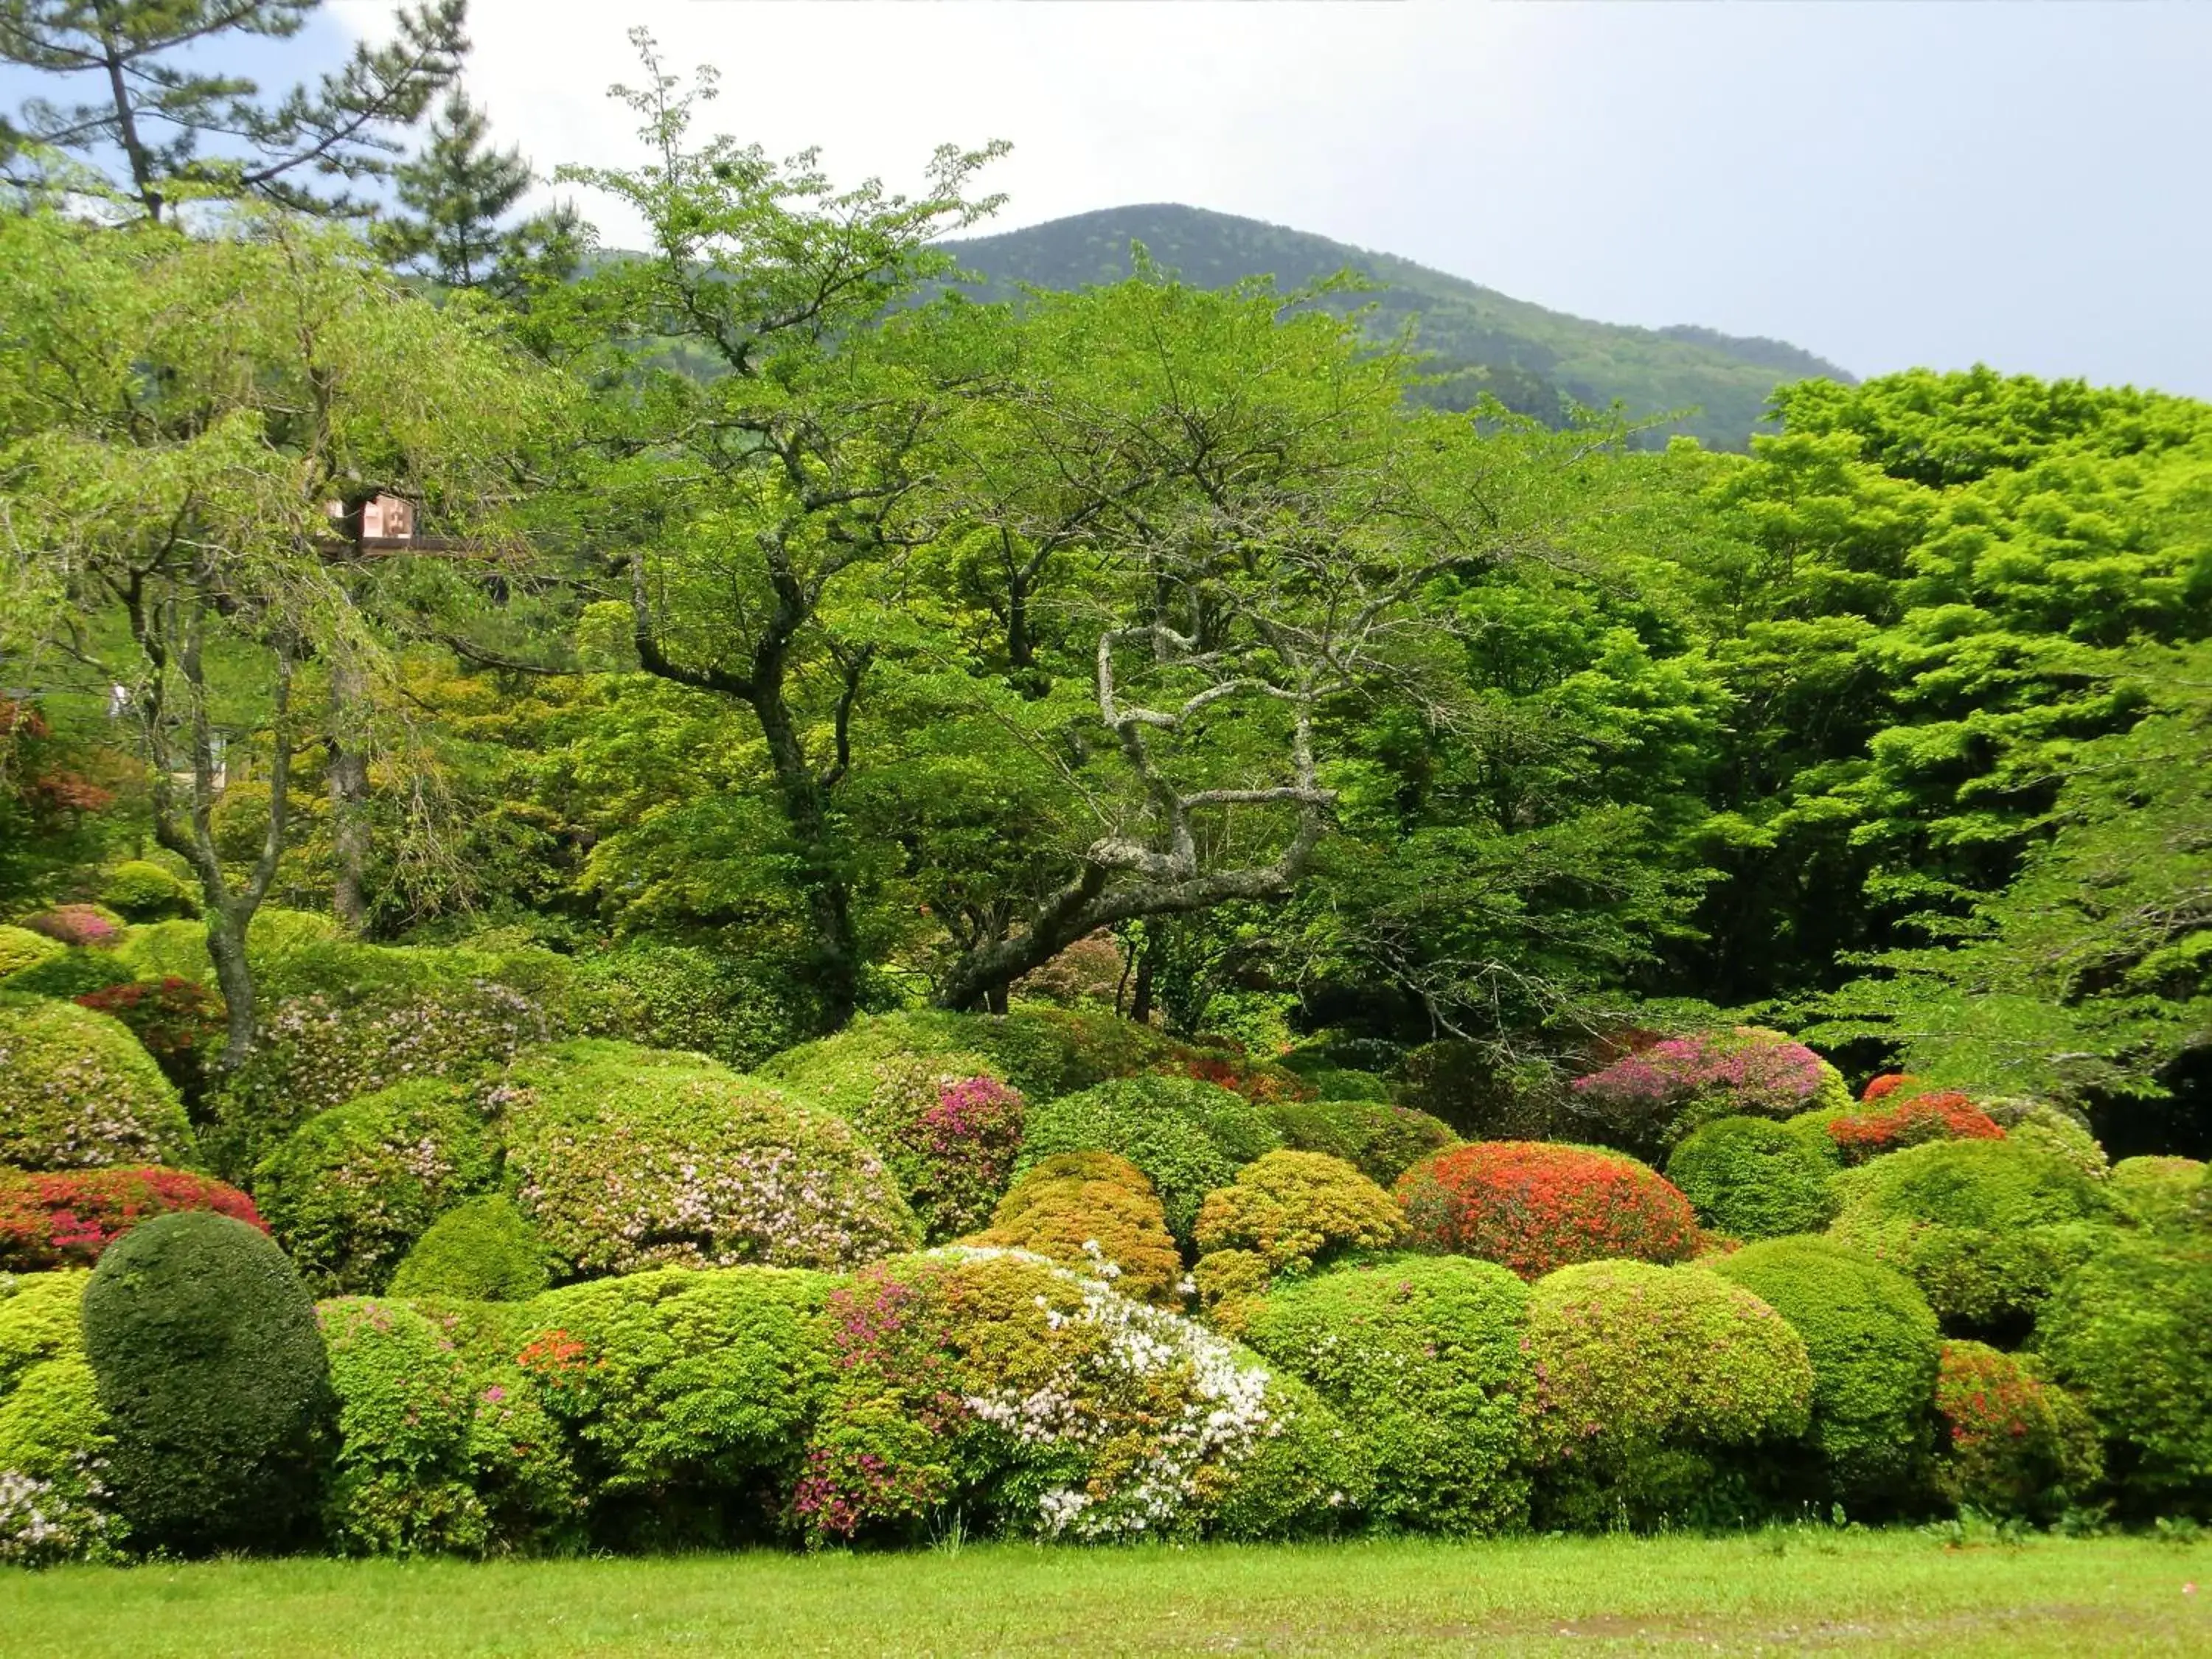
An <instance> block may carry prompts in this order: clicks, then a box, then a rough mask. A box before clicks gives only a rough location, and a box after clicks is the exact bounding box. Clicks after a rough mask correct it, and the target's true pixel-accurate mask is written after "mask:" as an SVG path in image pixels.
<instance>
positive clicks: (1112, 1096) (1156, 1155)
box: [1018, 1077, 1281, 1246]
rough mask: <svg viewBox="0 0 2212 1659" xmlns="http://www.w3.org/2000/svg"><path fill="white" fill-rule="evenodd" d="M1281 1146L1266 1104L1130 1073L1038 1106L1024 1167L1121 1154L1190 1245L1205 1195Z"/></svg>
mask: <svg viewBox="0 0 2212 1659" xmlns="http://www.w3.org/2000/svg"><path fill="white" fill-rule="evenodd" d="M1280 1144H1281V1141H1280V1138H1279V1134H1278V1133H1277V1131H1276V1129H1275V1127H1274V1124H1273V1121H1272V1120H1271V1118H1270V1116H1269V1115H1268V1114H1267V1112H1266V1111H1265V1110H1264V1109H1261V1108H1260V1107H1257V1106H1255V1105H1254V1104H1252V1103H1250V1102H1249V1101H1247V1100H1246V1099H1244V1098H1243V1097H1242V1096H1240V1095H1237V1094H1234V1093H1232V1092H1231V1091H1229V1090H1227V1089H1224V1088H1221V1087H1220V1086H1218V1085H1215V1084H1211V1083H1201V1082H1199V1081H1197V1080H1195V1079H1184V1078H1168V1077H1146V1078H1125V1079H1120V1080H1118V1081H1115V1082H1112V1083H1101V1084H1097V1085H1094V1086H1093V1087H1091V1088H1089V1089H1085V1090H1084V1091H1081V1092H1080V1093H1079V1094H1073V1095H1066V1096H1063V1097H1060V1099H1058V1100H1054V1101H1049V1102H1048V1103H1045V1104H1043V1105H1042V1106H1036V1107H1032V1108H1031V1109H1030V1115H1029V1127H1028V1133H1027V1135H1026V1136H1025V1138H1024V1140H1023V1143H1022V1153H1021V1159H1020V1163H1019V1165H1018V1167H1019V1168H1020V1169H1021V1170H1024V1171H1025V1170H1028V1169H1029V1168H1030V1166H1031V1165H1033V1164H1036V1163H1038V1162H1040V1161H1041V1160H1042V1159H1044V1158H1048V1157H1050V1156H1051V1155H1052V1154H1054V1153H1055V1152H1116V1153H1119V1154H1120V1155H1121V1157H1123V1158H1127V1159H1128V1160H1129V1162H1131V1163H1132V1164H1135V1165H1136V1166H1137V1167H1138V1168H1139V1170H1143V1171H1144V1172H1145V1176H1146V1179H1148V1180H1149V1181H1151V1182H1152V1186H1153V1188H1155V1190H1157V1191H1158V1194H1159V1197H1160V1204H1161V1206H1162V1207H1163V1208H1164V1210H1165V1211H1166V1212H1167V1219H1168V1231H1170V1232H1172V1233H1173V1234H1174V1235H1175V1236H1176V1242H1177V1243H1182V1244H1184V1245H1186V1246H1187V1245H1188V1244H1189V1243H1190V1242H1191V1241H1192V1239H1193V1237H1194V1232H1193V1229H1194V1227H1195V1225H1196V1224H1197V1221H1198V1211H1199V1206H1200V1204H1201V1203H1203V1202H1204V1201H1205V1198H1206V1194H1208V1193H1210V1192H1212V1190H1213V1189H1214V1188H1217V1187H1223V1186H1226V1185H1227V1184H1228V1183H1229V1181H1230V1179H1231V1177H1232V1176H1235V1174H1236V1173H1237V1170H1238V1169H1239V1168H1240V1167H1241V1166H1242V1165H1243V1164H1249V1163H1250V1162H1251V1161H1252V1160H1253V1159H1254V1158H1259V1157H1261V1156H1262V1155H1264V1154H1266V1153H1267V1152H1273V1151H1274V1150H1275V1148H1276V1147H1277V1146H1279V1145H1280Z"/></svg>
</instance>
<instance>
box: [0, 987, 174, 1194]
mask: <svg viewBox="0 0 2212 1659" xmlns="http://www.w3.org/2000/svg"><path fill="white" fill-rule="evenodd" d="M196 1161H197V1158H196V1152H195V1148H194V1144H193V1139H192V1132H191V1125H190V1124H189V1123H187V1122H186V1121H185V1108H184V1103H183V1102H182V1101H181V1100H179V1098H178V1096H177V1091H176V1089H175V1088H174V1087H173V1085H171V1084H170V1082H169V1080H168V1079H167V1078H165V1077H163V1076H162V1075H161V1067H159V1066H156V1065H155V1063H154V1061H153V1059H152V1057H151V1056H150V1055H149V1054H147V1052H146V1050H145V1049H144V1048H142V1047H141V1046H140V1045H139V1042H138V1039H137V1038H136V1037H134V1036H131V1033H130V1031H129V1030H126V1029H125V1027H124V1026H123V1025H122V1024H120V1023H119V1022H118V1021H116V1020H113V1019H111V1018H108V1017H107V1016H106V1014H98V1013H94V1012H92V1011H91V1010H90V1009H88V1008H80V1007H78V1006H76V1005H75V1004H74V1003H69V1002H53V1001H47V1000H41V999H37V998H27V997H9V996H0V1164H14V1165H15V1166H16V1167H17V1168H19V1169H27V1170H76V1169H98V1168H100V1167H102V1166H105V1165H108V1164H192V1163H194V1162H196Z"/></svg>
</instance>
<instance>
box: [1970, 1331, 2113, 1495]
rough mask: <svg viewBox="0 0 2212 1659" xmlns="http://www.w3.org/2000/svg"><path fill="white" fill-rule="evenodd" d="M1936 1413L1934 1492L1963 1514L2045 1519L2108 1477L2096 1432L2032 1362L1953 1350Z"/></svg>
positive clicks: (1980, 1350)
mask: <svg viewBox="0 0 2212 1659" xmlns="http://www.w3.org/2000/svg"><path fill="white" fill-rule="evenodd" d="M1936 1415H1937V1418H1938V1419H1939V1420H1940V1422H1941V1424H1942V1433H1943V1450H1942V1455H1941V1456H1940V1457H1939V1458H1938V1460H1937V1462H1936V1488H1937V1490H1939V1491H1940V1492H1942V1494H1943V1496H1944V1497H1945V1498H1948V1499H1949V1500H1950V1501H1951V1502H1952V1503H1954V1504H1958V1505H1959V1506H1960V1507H1961V1508H1972V1509H1977V1510H1982V1511H1983V1512H1984V1514H1989V1515H2008V1516H2025V1517H2027V1518H2029V1519H2032V1520H2039V1521H2047V1520H2050V1519H2051V1518H2052V1517H2053V1516H2057V1514H2058V1513H2060V1512H2061V1511H2062V1510H2065V1509H2066V1508H2067V1507H2068V1506H2069V1504H2077V1503H2079V1502H2080V1501H2081V1499H2082V1498H2085V1497H2086V1496H2087V1494H2088V1493H2089V1492H2091V1491H2092V1490H2093V1488H2094V1487H2095V1486H2097V1484H2098V1482H2099V1481H2100V1480H2102V1479H2103V1477H2104V1472H2105V1458H2104V1449H2103V1447H2102V1446H2101V1444H2100V1442H2099V1439H2098V1435H2097V1426H2096V1425H2095V1424H2094V1423H2093V1422H2092V1421H2091V1420H2090V1418H2089V1414H2088V1413H2087V1412H2085V1411H2084V1410H2082V1409H2081V1405H2080V1404H2079V1403H2078V1402H2077V1401H2075V1399H2074V1397H2073V1395H2069V1394H2068V1393H2067V1392H2066V1391H2065V1390H2064V1389H2061V1388H2059V1387H2058V1386H2057V1384H2055V1383H2049V1382H2046V1381H2045V1380H2044V1378H2043V1377H2041V1376H2039V1375H2038V1374H2037V1373H2036V1371H2035V1370H2034V1368H2033V1361H2032V1359H2030V1358H2027V1357H2023V1356H2021V1355H2016V1354H2008V1353H2002V1352H1998V1351H1997V1350H1996V1349H1995V1348H1991V1347H1987V1346H1984V1345H1983V1344H1981V1343H1979V1342H1946V1343H1945V1344H1944V1345H1943V1359H1942V1370H1940V1371H1939V1372H1938V1373H1937V1376H1936Z"/></svg>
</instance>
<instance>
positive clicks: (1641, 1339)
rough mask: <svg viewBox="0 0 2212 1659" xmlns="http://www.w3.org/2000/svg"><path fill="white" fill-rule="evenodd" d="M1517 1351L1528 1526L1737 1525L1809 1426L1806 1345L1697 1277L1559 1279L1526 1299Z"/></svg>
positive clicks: (1600, 1272) (1736, 1288)
mask: <svg viewBox="0 0 2212 1659" xmlns="http://www.w3.org/2000/svg"><path fill="white" fill-rule="evenodd" d="M1528 1356H1529V1359H1530V1362H1531V1366H1532V1370H1533V1372H1534V1384H1533V1386H1532V1387H1531V1389H1530V1390H1529V1394H1528V1399H1527V1401H1525V1402H1524V1405H1523V1408H1522V1413H1523V1420H1524V1423H1525V1425H1526V1439H1525V1441H1524V1443H1523V1444H1524V1448H1525V1453H1526V1455H1527V1457H1528V1461H1529V1462H1530V1463H1531V1465H1532V1466H1533V1467H1534V1469H1535V1472H1536V1480H1535V1489H1534V1517H1535V1522H1536V1524H1537V1525H1538V1526H1539V1527H1540V1528H1561V1527H1564V1528H1573V1529H1589V1528H1605V1527H1610V1526H1615V1525H1620V1524H1626V1525H1629V1526H1632V1527H1650V1526H1657V1525H1662V1524H1699V1523H1715V1522H1726V1521H1732V1520H1738V1519H1741V1518H1742V1517H1743V1516H1746V1515H1747V1514H1748V1513H1751V1512H1753V1510H1755V1508H1756V1503H1755V1500H1754V1499H1753V1496H1752V1494H1751V1492H1750V1483H1749V1480H1748V1479H1747V1472H1748V1471H1749V1470H1751V1469H1752V1468H1755V1466H1756V1463H1757V1462H1758V1460H1759V1459H1760V1458H1762V1457H1765V1456H1771V1455H1772V1454H1773V1453H1774V1452H1775V1451H1776V1450H1777V1449H1782V1448H1786V1447H1787V1446H1788V1445H1789V1443H1791V1442H1793V1441H1795V1440H1796V1439H1798V1438H1799V1437H1802V1435H1803V1434H1804V1433H1805V1431H1806V1429H1807V1427H1808V1424H1809V1423H1810V1421H1811V1416H1812V1404H1813V1397H1814V1373H1813V1364H1812V1361H1811V1359H1810V1358H1808V1355H1807V1353H1806V1350H1805V1343H1804V1341H1803V1340H1802V1338H1800V1337H1799V1336H1798V1334H1797V1333H1796V1331H1795V1330H1793V1329H1792V1328H1790V1324H1789V1322H1787V1321H1786V1320H1784V1318H1783V1317H1782V1316H1781V1315H1780V1314H1778V1313H1777V1312H1775V1310H1773V1309H1772V1308H1771V1307H1769V1306H1767V1304H1765V1303H1764V1302H1762V1301H1760V1300H1759V1297H1756V1296H1754V1295H1753V1294H1752V1293H1751V1292H1750V1291H1747V1290H1745V1289H1744V1288H1743V1287H1742V1286H1741V1285H1731V1284H1729V1282H1728V1281H1727V1280H1726V1279H1722V1278H1721V1277H1720V1276H1719V1275H1717V1273H1711V1272H1710V1271H1708V1270H1707V1269H1705V1268H1704V1267H1652V1266H1650V1265H1648V1264H1646V1263H1644V1262H1640V1261H1592V1262H1585V1263H1583V1264H1581V1265H1579V1266H1577V1267H1563V1268H1561V1269H1560V1270H1559V1272H1557V1273H1551V1274H1549V1275H1547V1276H1546V1277H1545V1278H1543V1279H1539V1280H1538V1281H1537V1282H1536V1284H1535V1285H1534V1288H1533V1290H1532V1291H1531V1292H1530V1295H1529V1300H1528Z"/></svg>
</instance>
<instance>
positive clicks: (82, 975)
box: [7, 945, 131, 1000]
mask: <svg viewBox="0 0 2212 1659" xmlns="http://www.w3.org/2000/svg"><path fill="white" fill-rule="evenodd" d="M130 983H131V970H130V969H128V968H126V967H125V966H124V964H123V963H121V962H119V961H118V960H117V959H116V956H115V953H114V952H113V951H89V950H87V949H85V948H84V947H83V946H82V945H67V946H64V948H63V949H61V950H59V951H56V952H55V953H54V954H53V955H52V956H50V957H46V959H45V960H44V961H43V962H34V963H32V964H31V965H30V966H29V967H27V968H26V969H23V970H22V971H21V973H18V974H15V975H12V976H11V977H10V978H9V981H8V985H7V989H8V990H9V992H11V993H13V994H15V995H18V996H27V997H64V998H68V999H70V1000H76V998H78V997H82V996H86V995H89V994H92V993H93V992H95V991H106V990H110V989H112V988H113V987H116V986H118V985H128V984H130Z"/></svg>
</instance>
